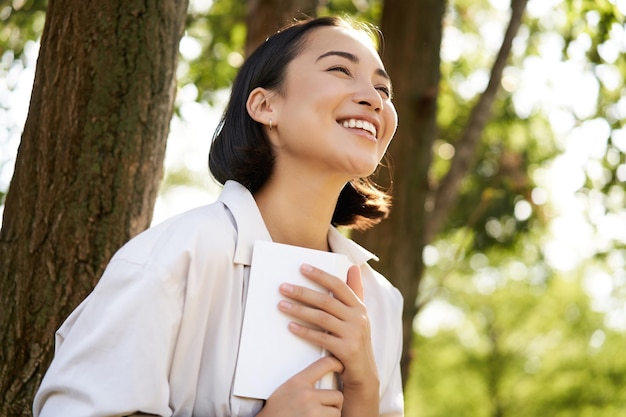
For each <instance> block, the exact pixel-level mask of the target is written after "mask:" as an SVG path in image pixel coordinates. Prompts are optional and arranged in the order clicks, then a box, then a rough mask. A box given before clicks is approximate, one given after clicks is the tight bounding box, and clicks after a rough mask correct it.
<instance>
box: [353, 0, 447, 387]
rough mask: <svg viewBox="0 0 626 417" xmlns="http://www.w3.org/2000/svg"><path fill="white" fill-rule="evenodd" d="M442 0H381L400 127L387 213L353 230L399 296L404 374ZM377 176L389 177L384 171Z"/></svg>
mask: <svg viewBox="0 0 626 417" xmlns="http://www.w3.org/2000/svg"><path fill="white" fill-rule="evenodd" d="M444 13H445V0H421V1H411V2H405V1H403V0H385V2H384V6H383V16H382V22H381V29H382V31H383V33H384V35H385V45H384V56H383V60H384V62H385V67H386V69H387V71H388V72H389V74H390V76H391V79H392V81H393V89H394V97H395V98H394V103H395V106H396V109H397V111H398V114H399V118H400V121H399V124H398V131H397V132H396V135H395V138H394V140H393V142H392V144H391V146H390V148H389V151H388V154H389V156H390V164H391V166H392V169H393V186H392V192H393V209H392V211H391V215H390V217H389V219H387V220H385V221H383V222H382V223H381V224H380V225H378V226H376V227H374V228H373V229H371V230H370V231H367V232H366V233H364V234H355V236H354V237H355V238H356V239H357V240H358V241H359V242H360V243H362V244H363V245H364V246H365V247H367V248H368V249H370V250H372V251H373V252H374V253H376V254H377V255H378V256H379V257H380V259H381V261H380V263H379V264H378V265H376V268H377V269H378V270H379V271H380V272H381V273H383V274H384V275H385V276H387V278H388V279H389V280H390V281H391V282H392V283H393V284H394V285H395V286H396V287H398V289H399V290H400V291H401V292H402V294H403V296H404V311H403V339H404V340H403V342H404V349H403V354H402V360H401V366H402V378H403V382H406V379H407V377H408V366H409V363H410V361H411V355H410V352H411V342H412V339H413V319H414V317H415V315H416V314H417V307H416V303H415V300H416V298H417V293H418V289H419V283H420V279H421V276H422V271H423V269H424V264H423V262H422V249H423V248H424V245H425V244H426V242H425V241H424V236H425V234H424V231H425V218H426V217H425V201H426V195H427V193H428V170H429V167H430V164H431V159H432V145H433V141H434V139H435V136H436V116H437V95H438V91H439V79H440V69H439V63H440V58H439V49H440V46H441V36H442V20H443V16H444ZM382 174H383V171H381V179H379V182H380V183H381V184H383V185H384V184H386V183H388V180H387V179H385V178H382Z"/></svg>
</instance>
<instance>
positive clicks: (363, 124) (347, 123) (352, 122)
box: [339, 119, 376, 137]
mask: <svg viewBox="0 0 626 417" xmlns="http://www.w3.org/2000/svg"><path fill="white" fill-rule="evenodd" d="M339 124H341V125H342V126H343V127H345V128H350V129H363V130H364V131H366V132H367V133H369V134H370V135H372V136H374V137H376V126H374V125H373V124H372V123H370V122H368V121H367V120H360V119H346V120H343V121H340V122H339Z"/></svg>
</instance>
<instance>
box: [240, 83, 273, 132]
mask: <svg viewBox="0 0 626 417" xmlns="http://www.w3.org/2000/svg"><path fill="white" fill-rule="evenodd" d="M274 96H275V93H274V92H273V91H270V90H267V89H265V88H262V87H257V88H255V89H254V90H252V91H251V92H250V95H249V96H248V101H247V102H246V110H248V114H249V115H250V117H251V118H252V120H254V121H256V122H259V123H261V124H263V125H266V126H269V124H270V119H273V121H274V125H276V123H277V116H276V114H275V112H274V108H273V106H272V98H273V97H274Z"/></svg>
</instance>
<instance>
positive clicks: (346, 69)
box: [328, 65, 352, 76]
mask: <svg viewBox="0 0 626 417" xmlns="http://www.w3.org/2000/svg"><path fill="white" fill-rule="evenodd" d="M328 71H339V72H343V73H344V74H346V75H347V76H352V73H351V72H350V70H349V69H348V68H346V67H344V66H343V65H336V66H334V67H330V68H328Z"/></svg>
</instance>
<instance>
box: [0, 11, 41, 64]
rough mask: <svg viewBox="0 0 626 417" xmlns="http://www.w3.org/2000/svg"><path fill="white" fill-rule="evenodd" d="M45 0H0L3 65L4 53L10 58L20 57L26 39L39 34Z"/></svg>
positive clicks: (0, 41) (36, 36)
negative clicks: (0, 0)
mask: <svg viewBox="0 0 626 417" xmlns="http://www.w3.org/2000/svg"><path fill="white" fill-rule="evenodd" d="M47 4H48V2H47V1H46V0H17V1H11V0H3V1H2V2H0V22H1V23H2V25H1V29H0V56H2V60H3V65H6V64H5V63H4V60H5V59H8V58H6V57H5V54H7V53H8V54H10V55H11V61H10V62H8V66H10V65H11V64H12V59H20V58H21V56H22V54H23V52H24V45H25V44H26V42H28V41H32V40H36V39H38V38H39V37H40V36H41V32H42V31H43V25H44V22H45V11H46V7H47Z"/></svg>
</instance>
